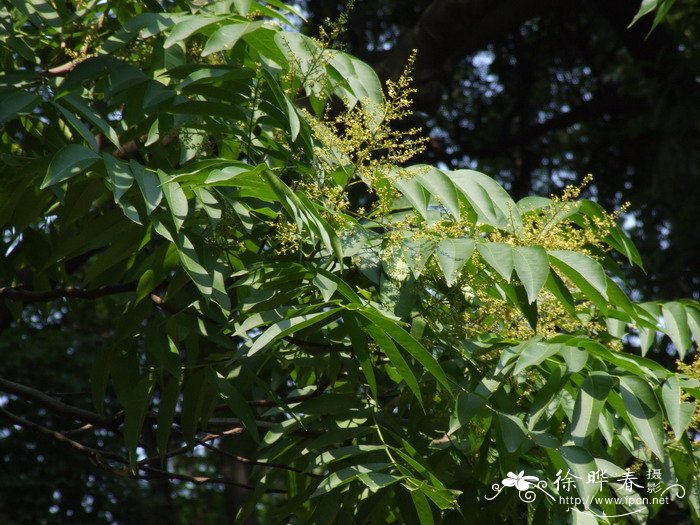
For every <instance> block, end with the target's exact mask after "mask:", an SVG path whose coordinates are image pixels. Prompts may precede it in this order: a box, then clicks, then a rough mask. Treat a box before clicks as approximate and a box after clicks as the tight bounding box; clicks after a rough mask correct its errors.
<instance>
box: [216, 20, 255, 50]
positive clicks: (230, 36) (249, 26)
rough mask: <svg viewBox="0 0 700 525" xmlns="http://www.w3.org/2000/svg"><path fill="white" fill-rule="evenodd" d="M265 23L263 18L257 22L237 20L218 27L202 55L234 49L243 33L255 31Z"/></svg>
mask: <svg viewBox="0 0 700 525" xmlns="http://www.w3.org/2000/svg"><path fill="white" fill-rule="evenodd" d="M263 23H264V22H263V21H262V20H256V21H255V22H237V23H233V24H228V25H225V26H223V27H221V28H219V29H217V30H216V31H214V33H213V34H212V35H211V36H210V37H209V39H208V40H207V43H206V44H205V45H204V50H203V51H202V56H203V57H205V56H207V55H211V54H212V53H216V52H218V51H224V50H230V49H232V48H233V46H235V45H236V42H238V40H240V38H241V37H242V36H243V35H245V34H246V33H250V32H252V31H255V30H256V29H258V28H259V27H261V26H262V25H263Z"/></svg>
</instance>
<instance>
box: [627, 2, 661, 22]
mask: <svg viewBox="0 0 700 525" xmlns="http://www.w3.org/2000/svg"><path fill="white" fill-rule="evenodd" d="M658 4H659V0H642V5H641V6H640V7H639V11H637V14H636V15H634V18H633V19H632V21H631V22H630V25H628V26H627V27H628V28H629V27H632V25H633V24H634V23H635V22H637V20H639V19H640V18H642V17H643V16H645V15H648V14H649V13H651V12H653V11H654V10H655V9H656V8H657V7H658Z"/></svg>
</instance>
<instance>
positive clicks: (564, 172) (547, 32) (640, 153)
mask: <svg viewBox="0 0 700 525" xmlns="http://www.w3.org/2000/svg"><path fill="white" fill-rule="evenodd" d="M304 5H305V6H306V8H307V10H308V11H309V12H310V13H311V18H310V23H309V25H308V27H311V28H314V27H316V26H317V25H318V23H320V21H321V20H323V19H324V18H325V17H331V18H334V17H335V16H336V14H337V12H339V11H340V10H342V9H343V7H342V6H343V5H344V2H332V1H327V0H324V1H315V0H307V1H306V2H305V4H304ZM644 5H645V8H647V7H649V8H651V7H653V6H654V5H655V4H654V2H645V3H644ZM668 5H669V4H668V3H664V5H663V8H662V9H660V10H659V11H658V13H660V14H661V15H664V14H666V15H667V16H666V19H665V22H664V23H663V24H661V25H657V26H656V27H655V29H654V30H653V31H651V32H650V29H651V27H652V25H654V24H653V18H654V17H653V16H646V17H643V18H641V19H640V20H638V21H637V22H635V24H633V25H632V26H631V27H628V26H630V21H631V20H632V19H633V17H634V14H635V11H636V10H638V9H639V6H640V2H639V1H637V0H621V1H619V2H604V1H603V2H598V1H590V2H574V1H567V0H564V1H558V2H543V1H541V0H538V1H528V0H521V1H517V2H506V1H493V2H482V1H475V0H432V1H423V2H417V1H414V2H410V4H409V5H407V2H392V1H388V0H380V1H375V0H358V2H357V6H356V9H355V10H354V12H353V13H351V14H350V17H349V30H348V39H347V41H348V50H349V51H350V52H351V53H353V54H355V55H356V56H358V57H360V58H361V59H363V60H365V61H367V62H368V63H369V64H370V65H372V66H373V67H375V69H376V70H377V71H378V72H379V74H380V77H381V78H395V76H396V75H398V72H400V70H401V67H402V64H403V62H404V61H405V59H406V57H407V56H408V55H409V53H410V52H411V49H413V48H417V49H418V59H417V62H416V67H415V72H414V75H413V76H414V79H415V87H416V88H417V89H418V93H417V96H416V100H415V102H416V104H415V109H416V110H417V113H416V115H414V120H415V122H416V123H415V124H412V125H423V126H424V128H425V129H426V130H427V132H428V133H429V135H430V136H431V143H430V147H429V148H428V149H427V150H426V152H425V153H424V154H423V155H422V156H421V159H420V160H421V162H426V163H429V164H437V163H440V164H441V165H444V166H446V167H450V168H452V169H455V168H458V167H465V166H469V167H473V168H474V169H479V170H480V171H483V172H485V173H488V174H489V175H491V176H493V177H494V178H496V180H498V181H499V182H501V183H502V184H503V185H504V186H505V187H506V188H507V189H508V191H509V192H510V193H511V195H513V196H514V197H515V198H516V199H519V198H522V197H524V196H527V195H541V194H545V195H546V194H550V193H553V192H560V191H562V189H563V188H564V187H565V186H566V185H567V184H578V183H580V181H581V180H582V179H583V177H584V176H585V175H586V174H587V173H593V175H594V177H595V178H594V181H593V183H592V184H591V185H590V186H589V189H588V191H587V193H586V196H595V198H596V200H597V201H598V202H600V203H601V204H604V205H605V206H606V207H608V208H617V207H619V206H620V205H621V204H622V203H623V202H625V201H631V202H632V203H633V204H634V205H633V208H632V209H631V210H630V212H629V214H628V215H627V217H628V218H627V220H626V223H625V227H626V231H627V232H628V233H629V234H630V235H631V236H632V238H633V240H634V241H635V244H637V246H638V247H639V248H640V250H641V251H643V252H645V269H646V273H642V272H641V271H634V270H633V269H629V270H628V269H625V273H626V275H627V279H628V282H630V284H631V286H632V287H633V288H634V290H635V293H637V294H639V296H641V297H644V298H648V299H652V298H657V297H662V298H665V299H671V298H673V297H685V296H688V297H693V298H695V299H698V298H699V297H698V296H697V293H698V290H700V273H699V272H698V268H699V267H698V265H697V264H696V259H697V257H696V255H695V253H696V247H697V245H698V243H699V242H700V236H699V235H700V234H699V232H698V229H697V228H696V226H695V225H696V224H697V222H698V214H697V212H696V210H697V206H695V203H696V202H697V201H698V199H700V183H699V181H700V177H699V176H698V171H697V166H698V164H699V163H698V158H697V152H698V151H700V148H699V145H700V142H699V141H698V137H700V133H698V127H697V125H696V123H697V122H700V104H698V99H697V97H696V96H695V90H694V89H693V86H694V85H695V78H697V76H698V75H699V74H700V70H699V69H698V64H700V60H698V58H699V56H698V51H699V50H700V48H699V47H698V45H697V41H698V39H697V35H698V30H699V29H700V27H699V26H698V21H699V20H700V17H699V16H698V14H699V13H698V5H697V3H694V2H685V3H676V4H674V8H673V9H671V10H670V11H668V10H667V6H668ZM364 13H378V16H373V17H367V16H364ZM677 188H683V191H682V192H679V191H677ZM660 247H661V249H659V248H660ZM655 355H656V357H657V358H659V359H664V358H665V355H666V352H665V351H663V350H662V351H660V352H659V353H657V354H655ZM667 364H668V365H669V366H670V365H671V363H670V362H667Z"/></svg>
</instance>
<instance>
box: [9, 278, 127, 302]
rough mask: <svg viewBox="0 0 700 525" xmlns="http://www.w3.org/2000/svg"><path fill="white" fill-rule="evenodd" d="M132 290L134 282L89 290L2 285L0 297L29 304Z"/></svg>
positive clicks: (92, 297) (68, 287)
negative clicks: (41, 289)
mask: <svg viewBox="0 0 700 525" xmlns="http://www.w3.org/2000/svg"><path fill="white" fill-rule="evenodd" d="M134 290H136V283H124V284H115V285H109V286H100V287H99V288H93V289H89V290H86V289H83V288H74V287H72V286H66V287H65V288H58V289H55V290H47V291H44V292H37V291H34V290H25V289H23V288H12V287H2V288H0V298H2V297H4V298H6V299H10V300H11V301H22V302H23V303H25V304H29V303H41V302H45V301H53V300H54V299H62V298H76V299H97V298H98V297H103V296H105V295H113V294H118V293H124V292H133V291H134Z"/></svg>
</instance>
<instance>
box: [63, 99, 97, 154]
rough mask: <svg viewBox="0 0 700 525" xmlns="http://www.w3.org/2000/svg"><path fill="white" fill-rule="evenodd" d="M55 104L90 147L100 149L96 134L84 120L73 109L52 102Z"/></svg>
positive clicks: (95, 149)
mask: <svg viewBox="0 0 700 525" xmlns="http://www.w3.org/2000/svg"><path fill="white" fill-rule="evenodd" d="M52 104H53V106H54V107H55V108H56V109H57V110H58V111H59V112H60V113H61V115H63V117H64V118H65V119H66V120H67V121H68V123H69V124H70V125H71V126H73V128H74V129H75V130H76V131H77V132H78V133H79V134H80V136H81V137H83V139H85V142H87V143H88V145H89V146H90V149H91V150H93V151H98V150H99V149H100V148H99V146H98V145H97V140H96V139H95V134H94V133H93V132H92V131H90V129H89V128H88V127H87V126H86V125H85V124H83V122H82V121H81V120H80V119H79V118H78V117H76V116H75V115H74V114H73V112H72V111H69V110H68V109H66V108H64V107H63V106H61V105H60V104H59V103H57V102H52Z"/></svg>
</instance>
